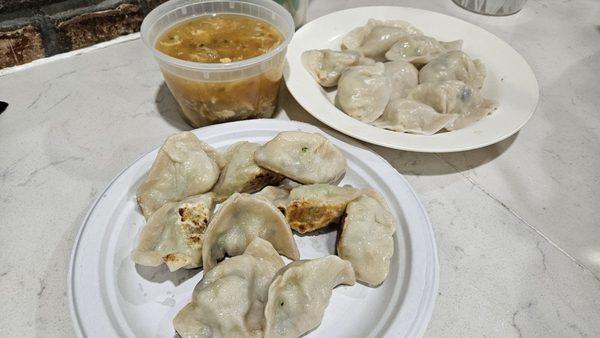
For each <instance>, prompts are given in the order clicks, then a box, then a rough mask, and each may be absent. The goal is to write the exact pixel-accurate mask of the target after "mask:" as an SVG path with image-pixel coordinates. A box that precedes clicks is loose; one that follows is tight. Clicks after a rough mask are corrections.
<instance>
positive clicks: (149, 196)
mask: <svg viewBox="0 0 600 338" xmlns="http://www.w3.org/2000/svg"><path fill="white" fill-rule="evenodd" d="M207 151H208V152H207ZM219 156H220V155H218V153H217V152H216V151H215V150H214V149H212V147H210V146H209V145H207V144H206V143H204V142H202V141H200V140H199V139H198V138H197V137H196V135H194V134H193V133H191V132H183V133H179V134H175V135H173V136H170V137H169V138H167V140H166V141H165V143H164V144H163V146H162V147H161V148H160V150H159V151H158V155H156V159H155V160H154V163H153V164H152V168H150V172H148V176H147V178H146V180H145V181H144V183H142V185H141V186H140V188H139V189H138V191H137V201H138V203H139V205H140V208H141V209H142V213H143V214H144V216H145V217H146V219H148V218H149V217H150V215H152V213H153V212H154V211H156V210H157V209H158V208H160V207H161V206H162V205H163V204H165V203H168V202H176V201H181V200H182V199H184V198H186V197H189V196H193V195H198V194H202V193H205V192H207V191H209V190H210V189H211V188H212V187H213V185H214V184H215V183H216V182H217V180H218V179H219V164H218V162H220V160H218V157H219ZM217 160H218V161H217Z"/></svg>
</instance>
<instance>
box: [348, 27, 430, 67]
mask: <svg viewBox="0 0 600 338" xmlns="http://www.w3.org/2000/svg"><path fill="white" fill-rule="evenodd" d="M409 34H418V35H420V34H423V33H422V32H421V31H420V30H418V29H417V28H415V27H414V26H412V25H411V24H409V23H408V22H406V21H402V20H386V21H380V20H375V19H369V21H368V23H367V25H366V26H362V27H357V28H355V29H353V30H352V31H350V33H348V34H347V35H346V36H344V38H343V39H342V49H351V50H356V51H359V52H361V53H362V54H364V56H367V57H370V58H374V59H376V60H383V56H384V54H385V52H387V51H388V50H389V49H390V47H392V45H393V44H394V43H395V42H396V41H398V39H399V38H400V37H402V36H405V35H409Z"/></svg>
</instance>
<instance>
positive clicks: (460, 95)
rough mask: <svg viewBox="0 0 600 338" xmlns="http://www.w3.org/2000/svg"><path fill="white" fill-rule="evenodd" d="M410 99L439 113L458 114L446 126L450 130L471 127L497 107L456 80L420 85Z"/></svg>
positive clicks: (477, 91) (476, 91)
mask: <svg viewBox="0 0 600 338" xmlns="http://www.w3.org/2000/svg"><path fill="white" fill-rule="evenodd" d="M409 98H410V99H413V100H416V101H419V102H422V103H424V104H426V105H429V106H431V107H433V109H435V110H437V112H438V113H442V114H457V115H458V117H457V118H456V119H455V120H454V121H453V122H452V123H450V124H448V125H446V129H448V130H456V129H460V128H463V127H466V126H468V125H471V124H473V123H475V122H477V121H479V120H481V119H482V118H483V117H485V116H487V115H488V114H489V113H491V112H492V111H493V110H494V109H496V107H497V104H496V103H495V102H494V101H492V100H488V99H484V98H482V97H481V93H480V92H479V90H477V89H474V88H473V87H471V86H469V85H467V84H465V83H464V82H462V81H456V80H450V81H443V82H428V83H423V84H420V85H418V86H417V88H415V89H414V90H413V91H412V92H411V93H410V96H409Z"/></svg>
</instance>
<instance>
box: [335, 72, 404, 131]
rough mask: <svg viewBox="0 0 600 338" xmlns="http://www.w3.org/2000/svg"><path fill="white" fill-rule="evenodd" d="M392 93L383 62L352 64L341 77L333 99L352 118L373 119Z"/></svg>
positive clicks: (381, 112)
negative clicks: (361, 64) (370, 64)
mask: <svg viewBox="0 0 600 338" xmlns="http://www.w3.org/2000/svg"><path fill="white" fill-rule="evenodd" d="M391 93H392V89H391V83H390V79H389V78H388V77H387V76H386V75H385V66H384V65H383V64H382V63H376V64H375V65H373V66H355V67H350V68H348V70H346V71H345V72H344V73H343V74H342V76H341V77H340V80H339V81H338V90H337V95H336V97H335V103H336V105H337V106H338V107H339V108H340V109H341V110H342V111H343V112H344V113H346V114H348V115H350V116H352V117H353V118H355V119H358V120H360V121H363V122H373V121H375V120H376V119H377V118H378V117H379V116H381V114H383V110H384V109H385V106H386V105H387V103H388V101H389V100H390V96H391Z"/></svg>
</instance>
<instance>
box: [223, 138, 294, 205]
mask: <svg viewBox="0 0 600 338" xmlns="http://www.w3.org/2000/svg"><path fill="white" fill-rule="evenodd" d="M259 147H260V144H258V143H250V142H238V143H236V144H234V145H232V146H231V147H230V148H229V149H228V150H227V152H226V153H225V160H226V163H227V164H226V165H225V167H224V168H223V170H222V171H221V175H220V176H219V180H218V181H217V184H215V186H214V187H213V189H212V191H213V192H214V193H215V195H216V199H217V201H223V200H225V199H226V198H227V197H229V196H230V195H231V194H233V193H234V192H246V193H253V192H256V191H259V190H260V189H262V188H263V187H265V186H267V185H269V184H277V183H279V182H280V181H281V180H283V176H282V175H279V174H276V173H274V172H272V171H270V170H267V169H264V168H261V167H259V166H258V165H256V163H255V162H254V152H255V151H256V149H258V148H259Z"/></svg>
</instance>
